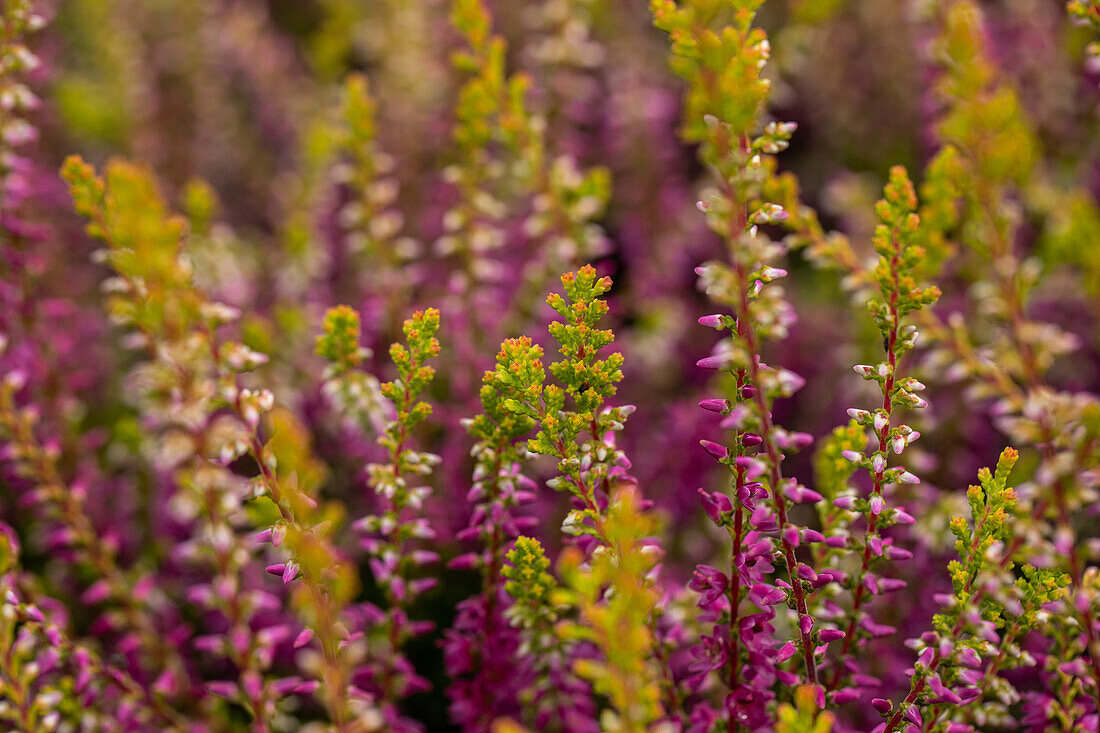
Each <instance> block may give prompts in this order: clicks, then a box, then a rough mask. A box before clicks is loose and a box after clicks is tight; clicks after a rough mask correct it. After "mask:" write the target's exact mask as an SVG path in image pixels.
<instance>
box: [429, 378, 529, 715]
mask: <svg viewBox="0 0 1100 733" xmlns="http://www.w3.org/2000/svg"><path fill="white" fill-rule="evenodd" d="M493 377H494V372H486V373H485V376H484V381H485V382H486V384H484V385H483V386H482V388H481V405H482V413H481V414H480V415H477V416H476V417H474V418H471V419H468V420H466V421H464V427H465V428H466V430H467V432H469V433H470V435H471V436H472V437H474V438H475V439H476V440H477V442H476V443H475V444H474V446H473V448H472V449H471V451H470V453H471V455H472V456H473V457H474V461H475V464H474V473H473V486H472V487H471V488H470V491H469V493H468V494H467V499H468V500H469V501H471V502H473V504H474V509H473V513H472V514H471V516H470V522H469V525H468V526H467V528H466V529H464V530H462V531H461V532H459V535H458V538H459V539H460V540H463V541H470V540H473V541H476V542H477V543H478V544H479V545H480V547H479V549H478V550H477V551H475V552H470V553H465V554H462V555H459V556H457V557H455V558H454V559H453V560H452V561H451V562H450V567H451V568H454V569H464V570H477V571H478V572H479V574H480V575H481V592H480V593H478V594H477V595H475V596H473V597H471V598H468V599H466V600H465V601H462V602H461V603H460V604H459V608H458V617H457V618H456V619H455V623H454V626H453V627H452V628H451V629H450V630H448V632H447V636H446V639H445V641H444V647H443V649H444V661H445V663H446V665H447V673H448V674H449V675H450V676H451V677H452V678H453V679H454V684H453V687H452V688H451V690H450V693H449V694H450V696H451V699H452V703H451V705H452V711H453V715H454V717H455V718H456V719H457V720H459V721H460V722H461V723H462V725H463V728H464V730H468V731H484V730H488V729H489V726H490V725H491V724H492V722H493V721H494V720H496V719H497V718H499V717H502V716H504V715H513V716H514V715H518V713H519V709H520V700H519V697H520V695H521V692H522V690H524V689H525V688H526V687H528V686H529V684H530V682H531V680H530V679H529V675H528V670H527V669H526V668H527V666H528V665H529V664H530V663H532V662H533V661H534V660H533V656H534V655H533V654H532V652H531V651H530V650H528V652H527V653H526V654H522V655H521V654H520V649H519V645H520V635H519V633H518V630H517V629H515V628H514V627H513V626H512V625H511V624H510V623H509V622H508V615H509V614H510V613H511V612H512V609H511V602H510V598H509V596H508V595H507V594H506V592H505V575H504V559H505V552H506V551H507V547H508V545H509V544H510V543H511V542H513V541H514V540H515V539H516V538H517V537H518V536H519V533H520V532H521V531H524V530H530V529H532V528H533V527H534V526H535V525H536V524H537V523H538V522H537V520H536V519H535V518H534V517H529V516H518V510H519V508H520V507H522V506H523V505H525V504H530V503H532V502H534V501H535V499H536V495H535V493H534V489H535V488H536V484H535V483H534V482H533V481H532V480H531V479H529V478H527V477H526V476H524V475H523V474H522V473H521V468H522V465H523V463H524V462H525V461H526V459H527V457H528V454H527V451H526V437H527V435H528V434H529V433H530V431H531V428H532V427H533V425H534V423H533V422H532V420H531V418H529V417H527V416H524V415H517V414H515V413H513V412H511V411H509V410H508V409H506V408H505V406H504V399H505V398H504V396H503V395H502V394H501V392H500V391H499V390H498V389H497V387H495V386H494V385H493V384H492V381H493ZM546 722H547V721H545V720H544V721H543V723H544V724H545V723H546Z"/></svg>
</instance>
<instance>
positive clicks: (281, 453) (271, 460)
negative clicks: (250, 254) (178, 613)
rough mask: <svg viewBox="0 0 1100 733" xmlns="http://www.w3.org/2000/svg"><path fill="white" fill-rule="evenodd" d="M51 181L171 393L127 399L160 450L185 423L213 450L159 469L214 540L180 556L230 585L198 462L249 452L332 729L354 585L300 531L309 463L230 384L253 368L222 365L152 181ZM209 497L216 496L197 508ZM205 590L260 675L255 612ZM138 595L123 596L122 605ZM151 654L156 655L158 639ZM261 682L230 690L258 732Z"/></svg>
mask: <svg viewBox="0 0 1100 733" xmlns="http://www.w3.org/2000/svg"><path fill="white" fill-rule="evenodd" d="M62 173H63V175H64V177H65V179H66V180H67V181H68V182H69V185H70V187H71V192H72V196H73V200H74V201H75V202H76V206H77V210H78V212H80V213H81V214H82V215H84V216H85V217H86V218H87V219H88V220H89V222H90V223H89V225H88V230H89V232H90V233H91V234H93V235H94V236H96V237H98V238H100V239H102V240H103V241H104V242H105V243H106V244H107V246H108V254H107V260H108V262H109V263H110V264H111V265H112V266H113V267H114V269H115V271H116V272H117V273H118V276H119V277H120V278H121V279H122V280H123V281H124V282H126V283H127V287H126V288H124V289H121V290H119V291H118V292H116V294H114V295H113V296H111V297H110V298H109V299H108V303H107V306H108V310H109V312H110V313H111V314H112V316H113V317H114V319H115V320H116V321H117V322H119V323H120V324H122V325H126V326H128V327H130V328H131V329H133V330H135V331H137V332H138V333H140V334H142V336H143V341H144V343H145V344H146V346H147V348H148V349H149V352H150V362H149V363H148V365H145V366H144V367H143V368H145V369H146V370H148V372H149V373H154V374H158V375H159V376H158V379H160V380H164V385H163V389H166V390H174V391H175V393H176V395H177V396H176V398H175V399H174V400H172V401H165V400H163V399H160V393H159V392H158V391H157V390H158V389H160V388H161V385H158V383H157V381H156V380H148V381H147V383H146V387H145V389H146V390H147V392H146V393H143V394H140V395H139V397H140V399H142V400H143V407H145V408H146V409H147V410H148V414H149V415H150V416H151V417H155V418H156V422H155V423H154V425H156V426H157V427H158V428H159V429H160V430H161V431H162V433H163V437H162V438H161V440H162V442H166V441H170V440H172V439H176V438H178V437H179V436H180V432H179V428H180V427H181V426H186V425H193V424H195V423H196V421H198V422H199V423H200V424H206V425H209V426H210V427H209V432H210V434H211V436H210V437H211V439H212V440H213V441H214V442H215V444H214V445H212V446H204V445H201V444H198V443H196V442H194V441H189V442H187V443H186V444H185V445H186V448H185V449H184V450H181V451H175V450H173V455H174V458H173V461H172V464H171V465H172V466H174V467H175V470H176V477H177V481H178V483H179V484H180V485H181V486H182V487H184V488H185V489H186V490H187V491H189V492H191V493H192V494H193V497H191V498H189V500H186V501H185V502H184V503H183V505H184V506H187V505H188V504H190V506H192V507H195V508H193V509H189V510H188V511H189V514H190V516H188V517H187V519H194V518H195V515H196V514H204V516H202V517H201V521H202V522H203V523H204V524H205V525H206V526H207V527H208V529H206V530H205V531H206V532H207V533H209V534H210V535H211V536H216V537H217V536H220V537H224V538H226V540H225V541H219V542H214V543H203V545H202V546H201V547H200V549H199V550H197V551H195V550H191V551H189V554H192V553H193V554H196V555H199V556H202V554H204V553H205V554H207V555H208V558H207V561H208V562H211V563H212V564H214V565H215V566H216V567H218V568H221V569H222V570H223V571H225V572H226V575H224V576H223V577H224V580H220V579H219V581H216V583H217V582H221V583H226V584H228V587H230V588H232V587H235V584H237V583H239V582H240V580H239V576H240V575H241V574H242V573H243V563H244V562H246V561H247V560H248V558H249V557H250V554H251V553H250V548H252V547H253V546H254V543H252V542H251V541H249V539H248V537H247V535H242V534H238V533H237V532H236V531H235V528H234V526H233V524H232V520H231V519H230V517H231V516H232V515H233V514H235V513H236V512H239V511H240V510H241V506H240V504H241V501H242V497H243V494H244V492H243V491H241V488H240V484H241V483H242V482H241V479H240V478H238V477H237V476H236V475H235V474H233V473H232V472H231V471H229V470H228V469H227V468H225V467H224V465H222V464H221V463H215V462H214V461H212V460H210V458H209V455H210V453H213V454H214V455H216V456H219V457H223V456H225V455H226V453H227V452H228V454H229V456H230V457H236V456H239V455H241V454H244V453H248V454H250V455H251V457H252V459H253V460H254V461H255V464H256V466H257V467H258V470H259V474H258V475H257V476H255V477H254V478H253V479H252V486H253V491H254V493H255V494H256V495H257V496H263V497H266V498H267V499H269V500H270V501H271V503H272V504H273V505H274V509H275V510H276V511H277V512H278V515H279V516H280V518H281V523H280V524H278V525H276V526H275V527H273V528H272V535H273V537H274V535H275V530H276V529H278V528H279V527H280V526H284V525H285V527H286V531H287V534H286V537H287V543H286V544H287V545H288V547H287V548H286V549H287V550H288V551H289V554H290V555H291V557H290V558H288V559H287V560H286V561H284V562H283V563H279V564H281V565H282V566H283V567H282V568H281V572H280V575H281V576H282V578H283V580H284V582H289V581H291V580H293V579H294V578H296V577H300V578H301V580H302V583H301V584H300V585H303V586H304V590H302V591H300V592H296V593H295V596H296V597H297V599H298V600H297V602H296V605H297V606H298V610H299V613H300V614H301V615H302V617H303V618H304V619H305V620H307V622H313V623H315V631H316V632H317V634H318V636H319V637H320V638H321V641H322V645H323V647H324V649H325V651H326V653H325V655H324V658H323V662H322V664H321V665H320V670H319V671H321V672H322V673H323V674H324V676H325V678H326V680H327V681H328V682H329V685H330V687H329V691H328V694H327V699H326V703H327V705H328V707H329V711H330V713H331V715H332V717H333V719H334V720H335V721H336V722H337V723H338V724H342V721H344V720H347V719H348V717H349V715H350V713H349V707H348V705H349V703H348V693H349V690H348V688H349V686H350V678H349V675H350V670H349V669H348V666H347V662H346V660H345V659H344V658H343V657H342V655H340V654H339V653H338V651H337V649H336V643H337V637H338V634H339V631H338V629H337V628H336V624H337V622H338V617H339V615H340V611H341V609H342V607H343V605H344V604H346V602H347V601H348V600H349V599H350V597H351V595H352V594H353V593H354V580H353V579H352V578H351V577H350V568H349V567H348V565H347V563H346V562H343V561H342V560H341V558H339V556H338V555H337V554H336V553H335V550H334V549H333V548H332V547H331V545H330V544H329V543H328V541H327V539H326V538H325V537H324V536H323V535H320V534H317V533H315V532H314V530H312V529H310V527H312V526H314V525H315V524H316V522H312V521H309V516H310V514H311V512H312V511H313V509H314V507H315V506H316V502H315V501H314V500H313V499H312V497H310V495H309V492H310V491H311V490H314V489H315V488H316V487H315V486H313V485H311V484H312V482H314V481H316V482H318V483H319V481H320V477H321V474H320V472H319V470H318V469H317V467H316V465H315V463H314V461H313V459H312V457H311V456H310V455H309V450H308V444H307V443H306V441H305V437H304V435H303V434H302V430H301V428H300V427H299V426H298V425H297V424H296V423H295V422H294V421H293V420H292V419H291V418H290V417H289V416H288V415H287V414H286V413H283V412H280V411H277V410H275V409H274V399H273V397H272V395H271V393H270V392H268V391H267V390H262V389H260V390H252V389H246V388H241V387H240V379H241V376H240V375H241V373H242V372H244V371H249V370H250V369H251V368H253V366H252V361H253V360H251V359H244V360H240V359H235V358H232V355H233V354H235V353H236V354H239V353H241V348H242V347H241V346H240V345H239V344H235V342H225V341H223V340H222V339H221V338H220V337H218V336H217V335H216V332H215V330H214V329H213V328H212V326H211V325H210V320H209V319H210V318H211V317H212V314H216V313H217V312H218V310H219V309H217V308H214V307H212V303H211V301H210V300H209V299H208V298H207V296H206V295H205V293H203V292H202V291H201V290H200V289H199V288H198V287H196V285H195V284H194V282H193V280H192V278H191V266H190V263H189V261H188V260H187V259H186V258H184V257H183V256H181V252H180V249H181V242H182V235H183V222H182V220H181V219H180V218H179V217H175V216H171V215H170V214H169V213H168V211H167V207H166V206H165V204H164V202H163V200H162V199H161V197H160V195H159V193H158V192H157V190H156V187H155V185H154V183H153V180H152V176H151V175H150V174H149V173H148V172H147V171H145V170H143V169H141V168H138V167H136V166H132V165H128V164H125V163H121V162H117V161H116V162H112V163H110V164H108V166H107V168H106V170H105V173H104V177H103V178H102V179H101V178H99V177H97V176H96V175H95V172H94V171H93V170H92V168H91V166H88V165H87V164H86V163H84V162H83V161H81V160H80V159H79V158H75V157H73V158H69V159H68V160H67V161H66V162H65V166H64V168H63V171H62ZM212 395H217V396H218V401H214V400H212V399H211V396H212ZM223 405H224V406H225V407H227V408H228V410H229V412H230V415H232V417H229V416H225V417H222V418H217V419H216V418H215V416H214V411H215V410H217V409H218V408H219V407H221V406H223ZM261 419H266V421H267V422H268V423H269V424H270V425H271V426H272V427H273V428H274V431H273V432H274V433H275V434H274V435H273V437H272V438H271V439H270V440H266V439H265V438H264V435H263V430H264V427H263V425H261ZM217 441H221V444H218V442H217ZM298 468H301V469H303V472H302V475H303V476H304V477H308V481H309V482H310V483H309V484H306V485H303V486H301V487H299V484H298V478H297V476H298V472H297V471H296V469H298ZM210 496H213V497H218V498H217V500H216V501H209V500H208V497H210ZM281 531H282V530H280V532H281ZM200 536H201V535H200ZM198 539H199V536H197V537H196V538H193V539H192V541H191V543H192V544H196V545H197V544H198ZM238 548H240V549H238ZM245 548H249V549H245ZM269 571H271V568H269ZM216 583H215V584H214V585H211V587H209V588H203V587H201V586H200V587H196V588H193V589H192V590H193V594H192V595H193V597H194V598H195V599H198V600H200V602H201V603H202V604H203V605H205V606H208V607H209V608H210V610H213V611H217V612H219V613H221V614H222V615H224V616H225V617H226V618H227V619H228V620H229V622H230V624H231V625H232V626H233V628H236V629H242V630H243V635H238V636H239V638H228V639H227V640H226V643H225V644H224V645H223V648H224V649H225V652H226V654H227V656H229V657H230V659H231V660H232V661H233V662H234V663H235V664H236V665H237V666H238V667H240V668H241V669H242V673H243V674H246V675H248V676H250V677H251V676H252V675H261V676H262V674H263V672H264V671H266V670H267V669H268V668H269V667H270V665H271V661H272V657H273V651H272V649H271V648H270V647H271V644H264V643H263V642H261V641H257V642H253V641H251V640H250V638H249V637H250V636H251V634H252V633H253V632H252V628H253V626H254V624H253V623H252V622H251V619H252V618H253V616H254V615H255V613H256V612H257V611H258V610H259V608H257V607H255V606H244V605H243V604H239V603H234V602H233V599H232V598H231V597H226V596H227V594H225V593H223V592H219V587H218V585H217V584H216ZM138 595H139V594H136V593H128V594H127V597H130V596H133V597H138ZM158 636H159V635H158ZM158 646H159V647H161V648H163V647H165V646H166V645H164V644H163V639H162V638H161V639H160V640H159V641H158ZM174 677H175V680H176V681H178V682H179V683H183V682H184V681H186V680H187V679H188V678H187V675H186V673H185V672H182V671H181V672H178V673H175V674H174ZM266 685H267V680H266V679H261V680H260V681H259V682H258V684H250V685H247V686H242V687H240V688H239V689H241V691H242V692H243V693H244V695H245V696H244V697H243V698H240V700H241V702H242V703H243V704H245V705H246V706H247V707H248V708H249V709H250V710H251V711H252V713H253V715H254V716H255V723H256V726H257V727H259V728H261V729H266V727H267V726H268V722H267V721H268V720H269V719H270V718H271V717H272V716H274V715H275V714H276V710H275V705H276V703H277V702H278V700H276V699H273V698H270V697H268V696H267V694H266V692H265V689H266ZM174 686H175V685H171V686H168V687H165V688H164V689H165V690H167V689H170V688H171V687H174ZM180 686H182V684H181V685H180ZM244 687H247V688H248V689H247V690H245V689H244ZM253 693H254V694H253ZM265 700H270V704H269V703H268V702H265Z"/></svg>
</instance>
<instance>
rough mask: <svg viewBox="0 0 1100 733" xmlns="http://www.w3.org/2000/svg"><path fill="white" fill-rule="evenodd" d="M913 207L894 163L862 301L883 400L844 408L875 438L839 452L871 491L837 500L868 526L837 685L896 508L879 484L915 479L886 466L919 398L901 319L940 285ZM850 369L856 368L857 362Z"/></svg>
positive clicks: (857, 636) (858, 641)
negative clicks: (861, 472) (920, 281)
mask: <svg viewBox="0 0 1100 733" xmlns="http://www.w3.org/2000/svg"><path fill="white" fill-rule="evenodd" d="M916 208H917V196H916V193H915V191H914V189H913V185H912V183H910V181H909V177H908V175H907V174H906V172H905V169H904V168H902V167H900V166H897V167H895V168H893V169H892V170H891V171H890V181H889V183H888V184H887V185H886V188H885V191H884V194H883V198H882V200H881V201H879V203H878V206H877V207H876V211H877V213H878V217H879V221H880V224H879V226H878V228H877V229H876V230H875V239H874V247H875V251H876V252H877V253H878V255H879V260H878V264H877V265H876V266H875V269H874V279H875V281H876V282H877V283H878V287H879V293H878V295H877V296H876V297H874V298H872V299H871V301H870V302H869V304H868V308H869V310H870V311H871V316H872V318H874V321H875V325H876V326H877V327H878V331H879V335H880V336H881V337H882V343H883V345H884V346H885V347H886V361H885V362H883V363H882V364H881V365H880V366H879V367H878V368H876V369H874V370H873V371H872V370H870V369H869V368H868V370H867V371H868V373H869V376H868V377H867V378H868V379H870V380H871V381H874V382H876V383H877V384H878V386H879V391H880V393H881V394H882V406H881V407H880V408H879V409H877V410H875V411H874V413H871V412H868V411H867V410H861V409H856V408H852V409H849V410H848V416H849V417H850V418H852V420H853V423H858V424H859V425H860V426H861V427H863V428H869V429H870V430H871V432H872V433H873V436H874V438H876V439H877V449H876V450H874V451H873V452H871V453H870V455H869V457H865V456H864V454H863V453H861V452H857V451H855V450H845V451H843V452H842V455H843V456H844V457H845V458H846V459H848V460H849V461H851V462H852V463H853V464H855V465H857V466H861V467H863V468H865V469H866V470H867V471H868V473H869V474H870V478H871V493H870V496H869V497H868V500H867V501H866V503H865V504H864V503H861V502H853V503H852V504H850V505H849V506H848V507H841V508H852V509H857V510H858V511H860V512H861V513H863V515H864V518H865V520H866V524H867V530H866V533H865V536H864V538H863V541H862V553H861V560H860V566H859V571H858V572H857V573H855V574H854V575H853V576H852V578H851V579H850V584H846V588H845V589H846V590H848V591H849V592H851V593H852V605H851V609H850V611H849V612H848V618H847V619H846V621H845V622H844V625H843V628H844V630H845V631H844V634H845V637H844V643H843V645H842V646H841V648H840V651H839V652H838V655H837V659H836V661H835V665H834V667H833V671H832V675H831V677H830V679H829V685H828V687H829V689H837V688H839V687H843V686H844V683H845V681H846V679H847V678H849V677H850V676H851V675H853V674H856V673H858V667H856V666H855V665H854V664H853V663H852V662H850V660H849V659H848V656H847V655H848V654H849V652H851V651H852V650H854V649H857V648H859V647H860V646H861V645H862V643H863V639H864V638H866V637H865V635H864V631H865V629H866V627H865V625H864V624H863V622H864V620H865V619H869V618H870V616H869V615H868V613H869V612H868V611H867V609H865V608H864V600H865V596H866V594H867V592H868V590H871V591H872V592H874V593H877V592H878V585H875V584H872V583H869V582H867V581H868V580H869V579H872V578H874V575H872V570H876V569H877V567H878V565H879V563H881V560H882V557H883V554H882V551H881V547H882V540H881V532H882V529H884V528H885V527H887V526H888V525H889V523H890V520H891V517H893V519H894V521H895V522H896V521H897V515H896V514H893V515H892V514H890V513H887V512H886V508H887V496H886V489H887V488H888V487H889V486H890V484H891V482H901V483H907V484H912V483H918V482H919V481H920V479H918V478H917V477H916V476H915V475H914V474H912V473H910V472H909V471H906V470H903V469H898V468H890V469H887V461H888V459H889V457H890V449H891V447H892V446H893V445H894V444H895V441H897V440H901V441H902V442H903V443H904V441H905V437H906V435H909V434H911V432H912V431H911V429H910V428H908V427H907V426H900V427H894V426H893V425H892V424H891V423H892V420H893V417H894V410H895V409H896V408H897V407H899V406H908V407H917V406H918V405H915V404H914V403H913V402H912V401H911V400H909V399H908V397H910V396H911V395H912V392H911V391H909V390H910V389H912V388H914V385H919V384H920V383H919V382H917V381H916V380H914V379H902V378H901V375H900V366H899V365H900V362H901V359H902V357H903V356H904V355H905V353H906V352H907V351H909V349H911V348H912V340H911V339H907V338H904V337H903V333H904V328H905V325H906V324H905V319H906V316H908V315H909V314H911V313H913V312H915V311H919V310H920V309H922V308H926V307H928V306H930V305H932V303H934V302H935V301H936V299H937V298H938V297H939V290H938V289H937V288H936V287H935V286H932V287H927V288H919V287H918V286H917V274H918V273H917V269H918V267H919V266H920V265H921V262H922V258H923V256H924V252H925V250H924V248H923V247H922V246H921V245H922V243H923V242H924V239H925V233H924V230H922V228H921V222H920V218H919V217H918V216H917V214H916V213H915V211H916ZM856 371H857V373H861V369H860V367H859V366H857V367H856ZM921 386H923V385H921ZM872 442H874V441H872ZM902 447H904V445H903V446H902ZM868 458H869V460H868ZM837 506H839V505H837ZM899 511H900V507H899ZM899 523H903V522H899ZM825 559H826V560H827V561H828V562H829V563H830V564H831V565H833V566H836V565H838V564H839V563H840V562H841V553H840V551H839V549H838V551H836V552H831V553H827V557H826V558H825Z"/></svg>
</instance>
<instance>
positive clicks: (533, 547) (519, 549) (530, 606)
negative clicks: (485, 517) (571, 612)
mask: <svg viewBox="0 0 1100 733" xmlns="http://www.w3.org/2000/svg"><path fill="white" fill-rule="evenodd" d="M507 557H508V562H510V563H511V565H505V566H504V568H503V569H502V571H501V573H502V575H503V576H504V577H505V578H507V582H506V583H505V584H504V590H506V591H508V595H510V596H512V598H514V599H515V600H516V603H515V604H514V605H513V606H512V607H511V609H510V610H509V615H510V616H511V618H512V619H513V620H514V622H518V623H519V624H520V625H521V626H523V627H524V628H527V629H530V628H534V627H535V626H537V625H538V624H539V623H542V622H544V621H547V620H550V621H552V620H553V619H554V618H555V614H554V610H553V606H552V605H551V603H550V598H551V594H552V593H553V592H554V589H555V588H556V587H557V581H556V580H554V576H552V575H550V573H548V572H546V571H547V570H548V569H549V568H550V560H549V559H548V558H547V557H546V551H545V550H544V549H543V548H542V544H541V543H540V542H539V541H538V540H536V539H534V538H533V537H524V536H520V537H517V538H516V542H515V545H513V546H512V549H511V550H509V551H508V555H507Z"/></svg>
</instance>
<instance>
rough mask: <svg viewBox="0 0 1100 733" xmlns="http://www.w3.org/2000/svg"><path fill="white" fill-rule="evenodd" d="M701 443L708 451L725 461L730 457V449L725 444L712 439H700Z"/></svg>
mask: <svg viewBox="0 0 1100 733" xmlns="http://www.w3.org/2000/svg"><path fill="white" fill-rule="evenodd" d="M699 445H701V446H703V448H704V449H705V450H706V452H707V453H710V454H711V455H712V456H714V457H715V458H717V459H718V460H720V461H724V460H726V459H727V458H729V454H730V453H729V451H728V450H727V449H726V447H725V446H723V445H719V444H718V443H715V442H714V441H712V440H700V441H699Z"/></svg>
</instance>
